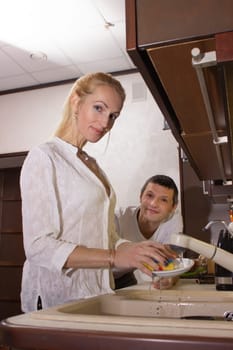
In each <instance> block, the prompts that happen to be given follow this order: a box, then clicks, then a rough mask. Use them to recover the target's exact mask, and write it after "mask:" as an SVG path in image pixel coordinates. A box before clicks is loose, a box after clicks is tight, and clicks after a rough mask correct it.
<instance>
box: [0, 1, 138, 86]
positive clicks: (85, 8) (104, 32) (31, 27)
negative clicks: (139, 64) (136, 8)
mask: <svg viewBox="0 0 233 350" xmlns="http://www.w3.org/2000/svg"><path fill="white" fill-rule="evenodd" d="M43 54H44V56H45V57H46V58H47V59H43V58H41V55H42V56H43ZM32 55H34V56H35V57H36V59H32V58H31V56H32ZM134 68H135V66H134V65H133V63H132V61H131V60H130V58H129V56H128V54H127V52H126V40H125V1H124V0H0V91H2V92H3V91H6V90H11V89H18V88H22V87H30V86H35V85H40V84H47V83H52V82H58V81H62V80H69V79H75V78H77V77H79V76H81V75H83V74H86V73H89V72H94V71H103V72H112V73H113V72H120V71H124V70H131V69H134Z"/></svg>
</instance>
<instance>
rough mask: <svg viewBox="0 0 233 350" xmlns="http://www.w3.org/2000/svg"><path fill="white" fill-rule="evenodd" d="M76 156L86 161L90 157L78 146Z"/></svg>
mask: <svg viewBox="0 0 233 350" xmlns="http://www.w3.org/2000/svg"><path fill="white" fill-rule="evenodd" d="M77 156H78V157H79V158H81V159H82V160H85V161H88V160H89V159H90V158H89V156H88V154H87V153H86V152H84V151H83V150H82V149H81V148H78V152H77Z"/></svg>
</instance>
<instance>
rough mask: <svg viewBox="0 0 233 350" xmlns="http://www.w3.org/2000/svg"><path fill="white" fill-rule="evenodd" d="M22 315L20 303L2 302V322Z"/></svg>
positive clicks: (0, 318) (0, 316)
mask: <svg viewBox="0 0 233 350" xmlns="http://www.w3.org/2000/svg"><path fill="white" fill-rule="evenodd" d="M21 313H22V310H21V306H20V302H19V301H12V300H11V301H2V300H0V320H3V319H5V318H7V317H11V316H15V315H19V314H21Z"/></svg>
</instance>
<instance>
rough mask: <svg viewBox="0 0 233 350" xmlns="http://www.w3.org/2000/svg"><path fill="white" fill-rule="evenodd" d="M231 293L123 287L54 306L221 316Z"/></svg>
mask: <svg viewBox="0 0 233 350" xmlns="http://www.w3.org/2000/svg"><path fill="white" fill-rule="evenodd" d="M229 311H230V312H231V311H233V293H231V292H230V293H229V292H216V291H191V290H166V291H164V290H163V291H162V292H160V291H158V290H152V291H150V290H137V289H135V290H122V291H118V292H117V293H116V294H108V295H102V296H98V297H95V298H91V299H87V300H83V301H79V302H76V303H71V304H68V305H65V306H62V307H58V308H57V312H58V313H60V314H66V315H93V316H94V315H96V316H98V315H101V316H104V315H106V316H107V315H111V316H141V317H153V318H159V317H161V318H192V317H193V318H200V319H212V318H213V319H223V320H224V314H225V313H226V312H229Z"/></svg>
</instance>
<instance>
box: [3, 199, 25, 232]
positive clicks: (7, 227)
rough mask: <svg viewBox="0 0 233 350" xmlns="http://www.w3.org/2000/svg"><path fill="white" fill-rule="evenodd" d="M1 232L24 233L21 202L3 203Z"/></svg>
mask: <svg viewBox="0 0 233 350" xmlns="http://www.w3.org/2000/svg"><path fill="white" fill-rule="evenodd" d="M1 232H22V213H21V201H3V203H2V227H1Z"/></svg>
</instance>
